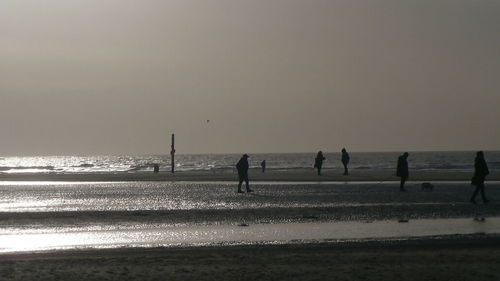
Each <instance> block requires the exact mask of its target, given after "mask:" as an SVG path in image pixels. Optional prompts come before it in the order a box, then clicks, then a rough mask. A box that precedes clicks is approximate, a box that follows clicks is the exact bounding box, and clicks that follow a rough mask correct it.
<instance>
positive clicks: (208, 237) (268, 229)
mask: <svg viewBox="0 0 500 281" xmlns="http://www.w3.org/2000/svg"><path fill="white" fill-rule="evenodd" d="M474 233H484V234H498V233H500V218H498V217H495V218H486V220H485V221H474V220H473V219H422V220H410V221H408V222H405V221H401V222H398V221H374V222H331V223H287V224H254V225H252V224H250V225H245V224H242V225H240V226H238V225H211V226H182V227H173V226H158V227H152V226H145V225H141V226H137V228H135V229H127V230H112V231H110V230H95V229H88V230H79V231H75V230H72V229H66V230H64V229H61V228H57V229H55V228H54V229H43V230H41V231H40V233H33V232H24V233H23V231H18V232H16V233H7V234H2V235H0V252H1V253H14V252H30V251H48V250H61V249H82V248H121V247H158V246H180V245H182V246H191V245H210V244H248V243H270V244H271V243H287V242H291V241H296V240H298V241H304V242H307V241H322V240H356V239H361V240H362V239H391V238H403V239H404V238H415V237H425V236H440V235H454V234H474Z"/></svg>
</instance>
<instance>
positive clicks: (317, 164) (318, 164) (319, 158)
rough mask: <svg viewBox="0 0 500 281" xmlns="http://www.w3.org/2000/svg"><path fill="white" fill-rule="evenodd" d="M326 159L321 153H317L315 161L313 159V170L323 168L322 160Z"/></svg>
mask: <svg viewBox="0 0 500 281" xmlns="http://www.w3.org/2000/svg"><path fill="white" fill-rule="evenodd" d="M325 159H326V158H325V157H324V156H323V154H322V153H318V155H317V156H316V159H314V168H321V166H323V160H325Z"/></svg>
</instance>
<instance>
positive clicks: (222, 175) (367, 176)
mask: <svg viewBox="0 0 500 281" xmlns="http://www.w3.org/2000/svg"><path fill="white" fill-rule="evenodd" d="M249 177H250V182H260V181H267V182H278V181H285V182H328V181H331V182H351V181H355V182H363V181H377V182H391V181H399V178H398V177H396V176H395V172H394V171H352V172H351V174H350V175H348V176H344V175H342V173H341V171H337V170H325V171H323V175H322V176H318V175H317V174H316V172H315V171H314V170H313V169H293V170H269V171H268V172H266V173H261V172H260V170H259V169H251V170H250V171H249ZM471 177H472V171H471V172H464V171H443V170H442V171H413V172H410V178H409V179H408V182H418V181H421V182H423V181H430V182H432V181H462V182H468V181H470V179H471ZM237 179H238V175H237V173H236V172H235V171H233V170H224V171H178V172H175V173H174V174H172V173H170V172H165V171H162V172H160V173H158V174H155V173H153V172H133V173H131V172H117V173H68V174H59V173H12V174H8V173H0V181H70V182H73V181H80V182H103V181H106V182H117V181H172V182H177V181H186V182H189V181H197V182H217V181H220V182H237ZM499 180H500V172H495V171H492V172H491V174H490V175H488V177H487V178H486V183H488V181H499Z"/></svg>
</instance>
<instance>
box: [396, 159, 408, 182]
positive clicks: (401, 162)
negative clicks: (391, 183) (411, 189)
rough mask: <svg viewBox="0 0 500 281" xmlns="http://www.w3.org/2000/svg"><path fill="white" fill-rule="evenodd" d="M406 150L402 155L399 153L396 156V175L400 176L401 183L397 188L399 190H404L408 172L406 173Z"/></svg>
mask: <svg viewBox="0 0 500 281" xmlns="http://www.w3.org/2000/svg"><path fill="white" fill-rule="evenodd" d="M408 155H409V154H408V152H405V153H403V155H400V156H399V157H398V167H397V171H396V176H398V177H400V178H401V183H400V184H399V190H400V191H406V189H405V182H406V180H407V179H408V176H409V173H408V161H407V159H408Z"/></svg>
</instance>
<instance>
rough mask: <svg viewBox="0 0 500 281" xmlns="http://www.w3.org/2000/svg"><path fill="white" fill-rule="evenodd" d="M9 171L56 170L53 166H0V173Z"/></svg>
mask: <svg viewBox="0 0 500 281" xmlns="http://www.w3.org/2000/svg"><path fill="white" fill-rule="evenodd" d="M10 170H50V171H54V170H56V168H55V167H54V166H0V171H10Z"/></svg>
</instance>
